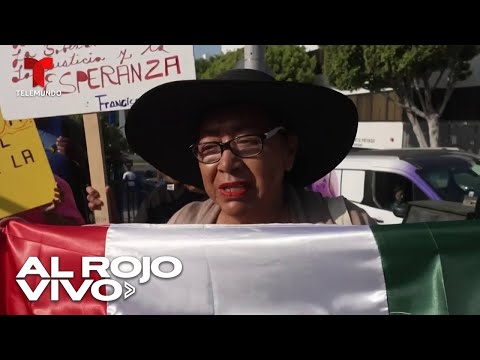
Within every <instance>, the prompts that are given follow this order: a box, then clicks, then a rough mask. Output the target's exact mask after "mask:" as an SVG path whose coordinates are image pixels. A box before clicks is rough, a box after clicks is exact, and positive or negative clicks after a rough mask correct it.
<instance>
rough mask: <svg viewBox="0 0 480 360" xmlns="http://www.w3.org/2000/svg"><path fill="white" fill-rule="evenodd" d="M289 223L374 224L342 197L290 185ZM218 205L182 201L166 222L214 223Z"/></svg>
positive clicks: (360, 210)
mask: <svg viewBox="0 0 480 360" xmlns="http://www.w3.org/2000/svg"><path fill="white" fill-rule="evenodd" d="M286 196H287V202H288V206H289V213H290V221H289V222H290V223H314V224H317V223H320V224H337V225H373V224H375V223H376V222H375V221H374V220H373V219H372V218H371V217H370V216H368V214H367V213H366V212H365V211H364V210H363V209H361V208H359V207H358V206H356V205H355V204H353V203H352V202H350V201H348V200H346V199H345V198H343V197H337V198H332V199H325V198H323V197H322V196H321V195H320V194H318V193H314V192H310V191H306V190H303V189H294V188H292V187H289V188H288V189H287V192H286ZM219 214H220V207H219V206H218V205H217V204H215V203H214V202H213V201H212V200H210V199H208V200H206V201H195V202H192V203H190V204H187V205H185V206H184V207H183V208H181V209H180V210H179V211H177V212H176V213H175V214H174V215H173V216H172V218H171V219H170V220H169V221H168V223H169V224H215V223H216V222H217V218H218V215H219Z"/></svg>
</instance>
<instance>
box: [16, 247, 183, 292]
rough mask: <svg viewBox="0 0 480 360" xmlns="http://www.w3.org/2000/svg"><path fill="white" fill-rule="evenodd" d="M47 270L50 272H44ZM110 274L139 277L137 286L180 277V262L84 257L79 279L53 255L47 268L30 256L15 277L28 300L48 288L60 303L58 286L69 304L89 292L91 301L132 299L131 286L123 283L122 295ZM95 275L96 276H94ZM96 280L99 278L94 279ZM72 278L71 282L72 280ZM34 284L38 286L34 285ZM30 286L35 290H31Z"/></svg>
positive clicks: (171, 259)
mask: <svg viewBox="0 0 480 360" xmlns="http://www.w3.org/2000/svg"><path fill="white" fill-rule="evenodd" d="M164 263H169V264H170V267H173V268H172V269H171V271H164V270H162V269H161V266H162V264H164ZM47 269H50V273H49V272H48V271H47ZM108 270H109V271H110V273H111V274H112V275H113V276H115V277H116V278H119V279H132V278H135V277H137V276H139V275H140V274H141V277H140V279H139V283H140V284H144V283H146V282H147V281H149V280H150V278H151V275H152V274H153V275H154V276H155V277H157V278H160V279H173V278H176V277H177V276H179V275H180V274H181V272H182V270H183V265H182V262H181V261H180V260H179V259H177V258H176V257H173V256H160V257H157V258H155V259H153V260H152V259H151V258H150V257H142V258H141V259H138V258H136V257H133V256H119V257H117V258H114V259H113V260H112V261H111V262H110V260H109V259H108V258H106V257H98V256H85V257H83V258H82V264H81V279H83V281H80V282H79V280H81V279H80V277H79V276H78V274H77V276H75V272H74V271H72V270H60V259H59V258H58V257H56V256H52V257H51V258H50V264H49V266H46V267H45V266H44V265H43V264H42V262H41V261H40V259H39V258H38V257H36V256H31V257H29V258H28V259H27V261H25V264H23V266H22V268H21V269H20V271H19V272H18V274H17V276H16V281H17V284H18V285H19V286H20V288H21V289H22V291H23V293H24V294H25V296H26V297H27V299H28V300H30V301H37V300H38V299H39V298H40V296H41V295H42V294H43V293H44V292H45V290H46V288H47V286H48V285H50V300H51V301H59V297H60V293H61V292H60V287H62V288H63V289H64V290H65V292H66V293H67V295H68V296H69V297H70V299H71V300H72V301H81V300H82V299H83V298H84V296H85V295H86V294H87V291H88V290H90V293H91V295H92V297H93V298H95V299H96V300H99V301H114V300H117V299H119V298H120V297H121V296H122V294H123V295H124V299H127V298H128V297H130V296H132V295H133V294H134V293H135V291H136V289H135V287H134V286H133V285H131V284H129V283H128V282H126V281H123V284H124V287H125V289H126V291H125V293H123V287H122V284H121V283H120V282H119V281H117V280H114V279H111V276H110V274H109V271H108ZM95 273H96V274H95ZM29 275H36V276H39V277H40V278H41V280H40V282H38V281H27V280H28V277H29ZM95 278H100V279H99V280H95ZM71 279H74V280H73V281H71ZM72 282H73V283H75V284H78V283H80V284H81V285H80V287H78V285H77V286H76V287H77V289H75V288H74V286H73V284H72ZM35 284H37V285H36V286H35ZM30 285H33V286H34V287H31V286H30ZM102 286H103V287H105V286H109V287H110V288H111V291H110V293H109V294H106V293H105V291H103V289H102ZM62 293H63V292H62Z"/></svg>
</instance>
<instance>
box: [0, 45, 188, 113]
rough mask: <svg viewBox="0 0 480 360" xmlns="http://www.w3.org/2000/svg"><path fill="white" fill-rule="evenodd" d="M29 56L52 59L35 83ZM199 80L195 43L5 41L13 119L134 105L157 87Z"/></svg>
mask: <svg viewBox="0 0 480 360" xmlns="http://www.w3.org/2000/svg"><path fill="white" fill-rule="evenodd" d="M25 58H34V59H35V60H37V61H40V60H42V59H44V58H51V59H52V60H53V68H51V69H49V68H45V69H44V86H39V85H36V86H33V85H34V81H33V79H32V75H33V71H32V70H31V69H30V68H28V67H27V68H26V67H25ZM192 79H195V61H194V55H193V45H1V46H0V93H1V94H2V98H1V99H0V102H1V103H0V105H1V107H2V112H3V116H4V117H5V119H8V120H17V119H25V118H36V117H50V116H59V115H70V114H84V113H92V112H102V111H118V110H126V109H129V108H130V107H131V106H132V105H133V103H134V102H135V100H136V99H137V98H138V97H140V96H141V95H142V94H143V93H145V92H147V91H148V90H150V89H152V88H154V87H155V86H157V85H160V84H163V83H166V82H171V81H177V80H192Z"/></svg>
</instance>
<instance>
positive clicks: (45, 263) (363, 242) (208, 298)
mask: <svg viewBox="0 0 480 360" xmlns="http://www.w3.org/2000/svg"><path fill="white" fill-rule="evenodd" d="M33 257H34V258H33ZM92 257H95V259H98V258H99V257H102V258H106V259H105V260H104V262H103V265H105V266H107V265H108V275H107V274H102V273H101V272H100V271H93V270H92V271H90V272H89V273H88V277H82V275H84V274H82V270H84V261H85V259H91V258H92ZM29 258H30V259H29ZM32 258H33V259H36V260H35V261H33V260H32ZM128 259H130V260H128ZM131 259H134V260H135V261H132V260H131ZM159 259H160V260H159ZM165 259H171V260H172V259H173V260H175V261H177V263H175V261H170V262H168V261H167V262H162V261H163V260H165ZM129 261H130V262H129ZM39 263H40V265H39ZM25 264H27V265H25ZM82 264H83V265H82ZM139 264H141V265H142V267H141V268H139V267H138V266H140V265H139ZM122 266H123V267H122ZM162 266H163V268H162ZM115 267H116V270H114V268H115ZM137 273H138V275H137V276H133V275H135V274H137ZM66 274H67V275H66ZM122 274H123V275H122ZM162 274H163V275H165V276H161V275H162ZM168 274H170V277H169V275H168ZM158 275H160V276H158ZM146 278H148V280H147V281H146V280H145V279H146ZM102 281H103V282H102ZM107 282H110V283H109V285H110V284H111V283H113V284H114V285H115V286H106V284H107ZM20 284H21V285H20ZM132 289H134V290H132ZM26 293H29V294H30V295H29V296H30V297H31V298H35V300H29V299H28V298H27V296H26ZM95 294H97V295H95ZM112 294H116V295H117V296H116V297H115V296H113V295H112ZM72 298H73V299H72ZM479 313H480V222H479V221H459V222H438V223H428V224H402V225H379V226H374V227H368V226H345V227H344V226H334V225H312V224H269V225H240V226H233V225H230V226H224V225H145V224H119V225H110V226H46V225H35V224H28V223H24V222H16V221H10V222H7V223H6V225H5V226H4V227H3V228H2V229H1V232H0V314H103V315H107V314H108V315H110V314H117V315H121V314H378V315H387V314H400V315H409V314H479Z"/></svg>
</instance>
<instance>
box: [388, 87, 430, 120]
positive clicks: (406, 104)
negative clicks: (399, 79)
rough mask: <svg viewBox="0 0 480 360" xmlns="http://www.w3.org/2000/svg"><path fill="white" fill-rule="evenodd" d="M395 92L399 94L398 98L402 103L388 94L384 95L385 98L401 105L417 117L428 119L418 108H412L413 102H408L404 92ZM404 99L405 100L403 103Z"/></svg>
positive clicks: (398, 90)
mask: <svg viewBox="0 0 480 360" xmlns="http://www.w3.org/2000/svg"><path fill="white" fill-rule="evenodd" d="M395 92H396V93H397V95H398V97H399V98H400V101H399V100H397V99H395V98H393V97H391V96H390V95H389V94H386V93H382V94H383V96H385V97H386V98H387V99H388V100H390V101H392V102H393V103H395V104H397V105H399V106H400V107H402V108H403V109H405V110H407V111H411V112H412V113H414V114H415V115H417V116H420V117H422V118H424V119H426V115H425V113H424V112H422V111H420V110H419V109H417V108H416V107H414V106H413V107H412V106H411V102H409V100H407V97H406V96H405V95H404V94H403V92H402V91H401V90H400V89H396V90H395ZM402 99H404V100H403V101H402Z"/></svg>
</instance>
